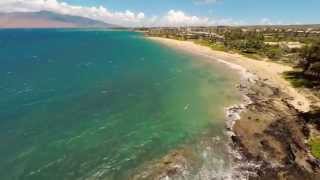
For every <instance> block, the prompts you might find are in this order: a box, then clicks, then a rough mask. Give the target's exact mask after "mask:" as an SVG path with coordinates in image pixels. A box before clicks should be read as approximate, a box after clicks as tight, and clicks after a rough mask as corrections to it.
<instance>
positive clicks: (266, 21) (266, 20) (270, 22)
mask: <svg viewBox="0 0 320 180" xmlns="http://www.w3.org/2000/svg"><path fill="white" fill-rule="evenodd" d="M259 24H260V25H283V24H285V23H283V22H282V21H280V20H278V21H273V20H271V19H269V18H262V19H261V20H260V23H259Z"/></svg>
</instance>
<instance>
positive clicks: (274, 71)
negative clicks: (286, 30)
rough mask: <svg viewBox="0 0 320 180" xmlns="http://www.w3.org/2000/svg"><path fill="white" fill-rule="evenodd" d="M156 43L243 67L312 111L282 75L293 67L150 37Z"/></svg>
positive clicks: (299, 105) (294, 104) (300, 105)
mask: <svg viewBox="0 0 320 180" xmlns="http://www.w3.org/2000/svg"><path fill="white" fill-rule="evenodd" d="M148 38H149V39H152V40H154V41H157V42H160V43H163V44H165V45H167V46H170V47H172V48H177V49H180V50H184V51H189V52H191V53H194V54H198V55H202V56H206V57H210V58H212V60H213V61H214V60H217V59H221V60H224V61H227V62H230V63H234V64H237V65H240V66H242V67H243V68H245V69H246V70H247V71H249V72H250V73H252V74H255V75H257V76H258V77H259V78H261V79H263V80H264V81H266V82H267V83H269V84H271V85H273V86H276V87H279V88H280V89H281V90H283V91H284V92H286V93H287V94H289V95H290V96H291V97H292V100H290V102H291V103H292V105H293V106H294V107H295V108H297V109H298V110H300V111H302V112H307V111H309V109H310V101H309V100H308V99H307V98H306V97H305V95H304V94H303V93H302V92H299V91H298V90H296V89H294V88H293V87H291V85H290V84H289V82H288V81H286V80H285V79H284V78H283V77H282V75H281V74H282V73H283V72H286V71H290V70H292V67H290V66H286V65H282V64H279V63H272V62H267V61H258V60H254V59H250V58H246V57H244V56H242V55H239V54H230V53H225V52H221V51H214V50H212V49H210V48H209V47H205V46H201V45H197V44H195V43H193V42H190V41H179V40H174V39H166V38H159V37H148Z"/></svg>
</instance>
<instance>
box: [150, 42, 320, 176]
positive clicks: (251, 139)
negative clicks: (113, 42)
mask: <svg viewBox="0 0 320 180" xmlns="http://www.w3.org/2000/svg"><path fill="white" fill-rule="evenodd" d="M147 38H148V39H150V40H152V41H156V42H158V43H161V44H163V45H166V46H168V47H171V48H175V49H179V50H182V51H187V52H189V53H192V54H195V55H199V56H203V57H206V58H209V59H210V60H212V61H218V62H220V63H223V64H226V65H227V66H228V67H230V68H231V69H233V70H235V71H238V72H239V73H240V75H241V83H240V85H239V86H238V89H239V91H240V92H242V93H243V96H244V102H243V104H240V105H234V106H232V107H229V108H227V119H228V121H227V130H229V134H230V137H231V139H232V141H233V144H232V149H233V150H236V153H238V154H239V155H240V156H239V155H235V157H234V161H236V162H237V163H238V165H237V166H236V167H234V169H235V171H238V172H239V171H242V172H244V174H243V175H244V176H245V177H247V178H248V179H270V178H272V179H280V178H286V179H288V178H289V179H301V178H303V179H317V178H320V175H319V164H318V162H317V160H316V159H315V158H314V157H313V156H312V155H311V153H310V151H309V148H308V146H307V144H306V141H307V138H308V132H307V131H308V130H307V127H306V126H307V125H306V123H305V122H304V121H303V119H301V117H299V113H303V112H308V111H309V110H310V109H311V105H312V102H311V101H310V100H309V99H308V98H307V94H305V92H301V91H298V90H297V89H295V88H293V87H292V86H291V85H290V84H289V82H287V81H286V80H285V79H284V78H283V77H282V75H281V74H282V73H283V72H285V71H290V70H292V68H291V67H289V66H286V65H282V64H277V63H273V62H268V61H259V60H254V59H250V58H246V57H244V56H241V55H239V54H230V53H226V52H220V51H214V50H212V49H210V48H209V47H205V46H201V45H197V44H195V43H193V42H189V41H179V40H173V39H166V38H159V37H147ZM236 173H237V172H236ZM242 177H243V176H242ZM233 178H239V177H237V175H236V174H235V176H234V177H233Z"/></svg>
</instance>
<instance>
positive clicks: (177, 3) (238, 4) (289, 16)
mask: <svg viewBox="0 0 320 180" xmlns="http://www.w3.org/2000/svg"><path fill="white" fill-rule="evenodd" d="M40 10H49V11H54V12H57V13H63V14H70V15H77V16H83V17H88V18H92V19H96V20H101V21H104V22H107V23H112V24H117V25H122V26H133V27H137V26H139V27H141V26H188V25H271V24H276V25H277V24H317V23H320V12H318V11H319V10H320V0H0V12H16V11H19V12H21V11H22V12H29V11H31V12H33V11H40Z"/></svg>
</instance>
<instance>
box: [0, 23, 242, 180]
mask: <svg viewBox="0 0 320 180" xmlns="http://www.w3.org/2000/svg"><path fill="white" fill-rule="evenodd" d="M201 58H203V57H197V56H195V55H192V54H188V53H187V52H182V51H179V50H174V49H170V48H168V47H166V46H164V45H161V44H158V43H156V42H153V41H152V40H149V39H147V38H145V37H144V36H143V35H141V34H140V33H136V32H127V31H111V30H96V29H86V30H83V29H82V30H81V29H38V30H37V29H30V30H27V29H20V30H18V29H16V30H15V29H11V30H0V63H1V65H0V97H1V98H0V179H3V180H16V179H24V180H44V179H45V180H50V179H52V180H57V179H107V180H109V179H110V180H122V179H124V180H125V179H132V178H134V177H141V176H139V174H141V173H143V171H144V170H147V169H148V171H152V168H151V170H150V168H148V167H152V164H154V163H157V162H159V161H161V159H162V158H163V157H165V156H166V155H168V154H170V153H171V152H173V151H178V150H181V149H188V150H190V152H191V154H192V157H193V158H194V157H195V159H198V160H197V168H194V170H193V171H192V172H189V173H187V174H188V175H187V176H186V177H185V178H187V179H196V177H200V176H201V175H199V174H203V173H204V172H205V174H206V176H207V177H216V176H217V175H219V176H220V175H221V176H224V174H225V173H229V170H230V169H231V167H230V166H231V165H230V162H229V161H230V159H229V156H228V152H227V151H228V150H227V144H228V142H229V139H228V137H227V136H226V128H225V125H226V118H225V108H226V107H228V106H230V105H233V104H235V103H238V102H239V101H240V95H239V94H238V93H237V90H236V83H237V81H238V80H237V79H238V77H237V76H238V75H236V72H232V70H230V69H229V68H228V67H225V65H223V64H219V63H218V62H217V63H208V62H207V61H202V60H201ZM213 141H214V142H213ZM217 141H218V143H217ZM203 142H206V143H203ZM207 142H209V144H208V143H207ZM211 142H213V143H212V144H211ZM208 147H210V148H208ZM208 149H210V152H209V153H208V152H207V150H208ZM208 154H209V155H208ZM186 158H188V157H186ZM204 170H205V171H204ZM201 171H202V172H201ZM149 178H150V177H149Z"/></svg>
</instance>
